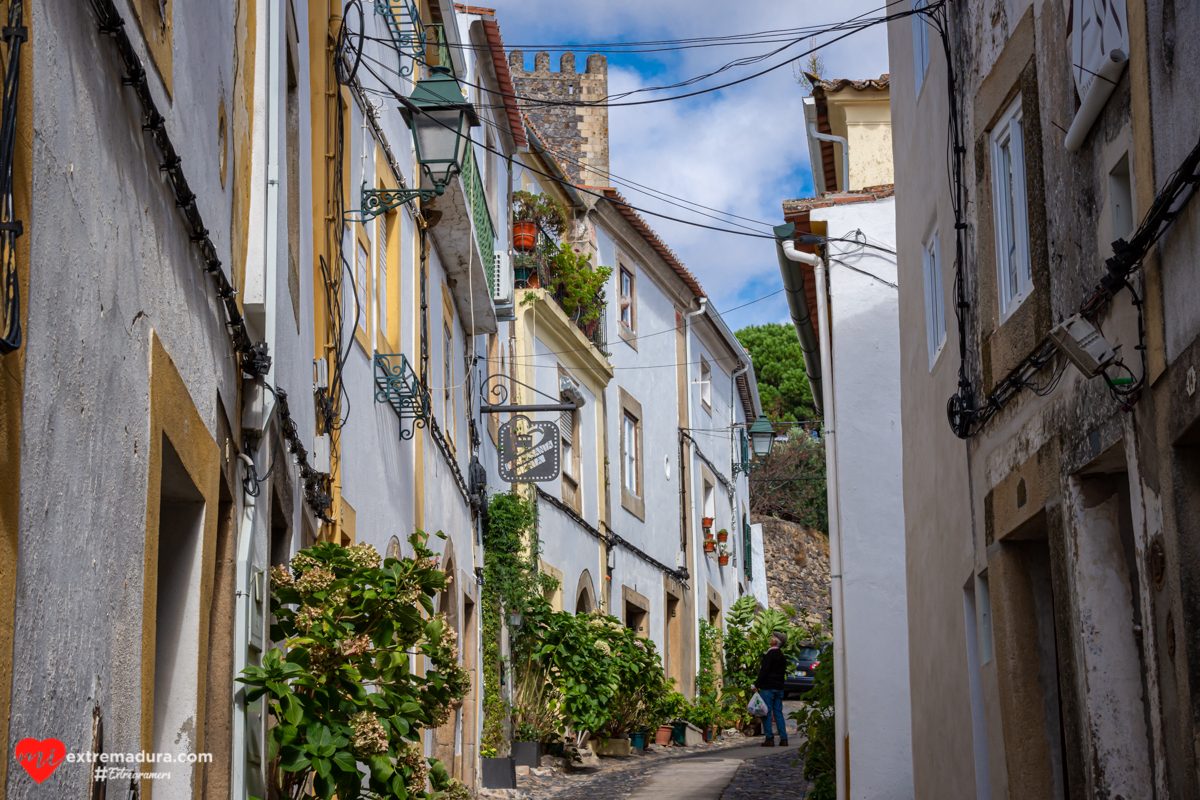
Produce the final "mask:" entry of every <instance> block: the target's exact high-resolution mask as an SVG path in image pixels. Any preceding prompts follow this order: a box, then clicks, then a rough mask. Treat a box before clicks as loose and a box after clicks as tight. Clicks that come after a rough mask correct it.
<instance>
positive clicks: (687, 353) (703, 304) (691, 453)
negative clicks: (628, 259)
mask: <svg viewBox="0 0 1200 800" xmlns="http://www.w3.org/2000/svg"><path fill="white" fill-rule="evenodd" d="M707 306H708V298H707V297H701V298H700V307H699V308H698V309H696V310H695V311H689V312H688V313H686V314H684V315H683V347H684V351H683V352H684V358H683V361H684V365H683V369H684V374H685V375H686V376H687V380H685V381H684V382H683V385H684V388H685V389H686V391H687V426H688V433H689V434H690V433H691V428H692V317H694V316H696V315H697V314H703V313H704V310H705V308H707ZM687 442H688V454H687V463H688V464H693V463H695V461H696V455H695V449H696V443H695V442H693V441H692V440H691V437H690V436H689V438H688V440H687ZM679 480H680V481H683V480H684V473H683V471H682V470H681V471H680V475H679ZM680 485H682V483H681V484H680ZM686 521H687V517H686V516H685V517H684V522H685V523H686ZM694 527H695V526H691V527H689V528H688V530H687V542H688V545H689V546H690V548H691V551H692V558H694V559H696V572H695V574H694V575H693V576H692V610H693V611H696V612H699V610H700V608H701V606H700V558H701V557H702V556H700V553H699V551H698V550H697V549H696V541H695V533H694V530H693V529H694ZM705 597H706V598H707V595H705ZM705 611H707V609H705ZM610 613H611V612H610ZM692 627H693V631H694V633H695V642H694V646H695V648H696V649H695V650H694V652H695V653H696V659H697V661H696V663H697V664H699V659H700V614H699V613H697V614H696V621H695V623H693V626H692Z"/></svg>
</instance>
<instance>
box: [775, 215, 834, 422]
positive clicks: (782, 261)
mask: <svg viewBox="0 0 1200 800" xmlns="http://www.w3.org/2000/svg"><path fill="white" fill-rule="evenodd" d="M795 233H796V226H795V224H794V223H791V222H789V223H788V224H786V225H776V226H775V236H776V242H775V251H776V255H777V257H778V258H779V272H780V274H781V275H782V276H783V288H784V289H786V290H787V303H788V311H789V312H790V313H791V316H792V324H793V325H794V326H796V336H797V337H799V339H800V350H801V352H803V353H804V371H805V372H806V373H807V374H808V384H809V386H811V387H812V396H813V405H814V406H815V407H816V412H817V414H818V415H820V414H823V413H824V408H825V400H824V393H823V392H822V390H821V387H822V381H821V375H822V372H821V358H820V348H819V347H818V341H817V332H816V330H814V329H813V321H812V313H811V312H810V310H809V308H808V298H807V297H806V296H805V294H804V273H803V272H801V271H800V268H799V267H798V266H796V264H795V263H794V262H797V261H799V262H802V263H805V264H808V265H809V266H816V265H817V264H818V263H819V262H820V258H818V257H817V256H814V255H813V254H812V253H805V252H803V251H800V250H797V249H796V243H795V242H794V241H792V236H794V235H795Z"/></svg>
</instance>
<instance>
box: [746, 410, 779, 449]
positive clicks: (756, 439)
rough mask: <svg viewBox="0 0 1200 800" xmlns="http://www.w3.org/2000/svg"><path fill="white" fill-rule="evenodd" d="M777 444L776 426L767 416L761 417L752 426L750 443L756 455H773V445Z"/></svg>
mask: <svg viewBox="0 0 1200 800" xmlns="http://www.w3.org/2000/svg"><path fill="white" fill-rule="evenodd" d="M774 444H775V426H774V425H772V424H771V421H770V420H769V419H767V418H766V417H759V418H758V419H756V420H754V424H753V425H751V426H750V445H751V447H753V448H754V455H756V456H758V457H759V458H766V457H767V456H769V455H771V446H772V445H774Z"/></svg>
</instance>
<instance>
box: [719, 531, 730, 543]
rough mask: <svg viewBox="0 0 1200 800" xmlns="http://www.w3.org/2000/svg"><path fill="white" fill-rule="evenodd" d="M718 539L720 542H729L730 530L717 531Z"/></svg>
mask: <svg viewBox="0 0 1200 800" xmlns="http://www.w3.org/2000/svg"><path fill="white" fill-rule="evenodd" d="M717 541H718V542H728V541H729V531H718V532H717Z"/></svg>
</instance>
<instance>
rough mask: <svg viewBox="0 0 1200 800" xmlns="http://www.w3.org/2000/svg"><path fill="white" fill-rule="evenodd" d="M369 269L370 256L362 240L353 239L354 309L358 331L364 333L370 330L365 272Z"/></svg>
mask: <svg viewBox="0 0 1200 800" xmlns="http://www.w3.org/2000/svg"><path fill="white" fill-rule="evenodd" d="M369 269H371V254H370V252H369V251H368V250H367V245H366V244H364V243H363V241H362V239H360V238H358V237H357V236H356V237H354V309H355V313H356V314H357V315H358V329H359V330H361V331H362V332H363V333H366V332H367V331H369V330H370V329H371V322H370V319H369V317H368V314H367V302H366V300H367V298H366V291H367V271H368V270H369Z"/></svg>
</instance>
